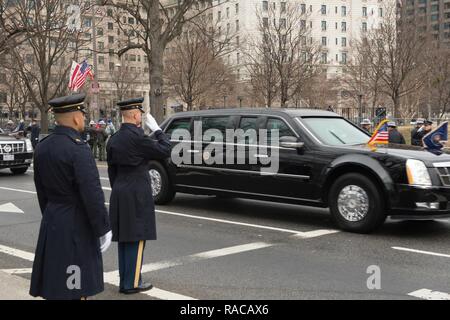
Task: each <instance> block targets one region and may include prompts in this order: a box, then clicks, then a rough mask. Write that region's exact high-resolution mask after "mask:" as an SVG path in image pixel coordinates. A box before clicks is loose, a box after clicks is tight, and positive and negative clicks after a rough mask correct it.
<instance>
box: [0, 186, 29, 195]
mask: <svg viewBox="0 0 450 320" xmlns="http://www.w3.org/2000/svg"><path fill="white" fill-rule="evenodd" d="M0 189H2V190H7V191H16V192H22V193H30V194H36V191H28V190H22V189H13V188H6V187H0Z"/></svg>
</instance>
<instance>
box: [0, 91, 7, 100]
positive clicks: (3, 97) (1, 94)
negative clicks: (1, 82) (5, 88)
mask: <svg viewBox="0 0 450 320" xmlns="http://www.w3.org/2000/svg"><path fill="white" fill-rule="evenodd" d="M7 99H8V95H7V94H6V93H5V92H0V103H6V101H7Z"/></svg>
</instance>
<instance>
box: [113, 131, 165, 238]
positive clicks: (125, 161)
mask: <svg viewBox="0 0 450 320" xmlns="http://www.w3.org/2000/svg"><path fill="white" fill-rule="evenodd" d="M154 136H155V138H156V139H153V137H149V136H146V135H145V134H144V130H143V129H142V128H140V127H137V126H136V125H134V124H129V123H124V124H122V126H121V127H120V130H119V131H118V132H117V133H115V134H114V135H112V136H111V138H110V139H109V141H108V144H107V146H106V151H107V161H108V174H109V180H110V183H111V188H112V192H111V199H110V207H109V214H110V218H111V227H112V230H113V241H118V242H132V241H140V240H156V223H155V205H154V201H153V195H152V187H151V180H150V174H149V171H148V162H149V161H150V160H161V159H165V158H168V157H169V156H170V150H171V148H170V147H171V145H170V139H169V138H168V137H167V136H166V135H165V134H164V133H163V132H162V131H161V130H158V131H156V132H155V134H154Z"/></svg>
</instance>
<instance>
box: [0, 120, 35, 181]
mask: <svg viewBox="0 0 450 320" xmlns="http://www.w3.org/2000/svg"><path fill="white" fill-rule="evenodd" d="M32 158H33V146H32V145H31V141H30V139H26V138H23V137H20V136H17V137H14V136H11V135H9V134H7V133H5V132H3V130H2V129H0V169H9V170H11V172H12V173H13V174H23V173H25V172H26V171H27V170H28V167H29V166H30V165H31V162H32Z"/></svg>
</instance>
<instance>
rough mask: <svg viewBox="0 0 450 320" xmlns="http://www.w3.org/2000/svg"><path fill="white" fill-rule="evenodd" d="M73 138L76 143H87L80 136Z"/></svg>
mask: <svg viewBox="0 0 450 320" xmlns="http://www.w3.org/2000/svg"><path fill="white" fill-rule="evenodd" d="M72 140H73V141H74V142H75V143H76V144H86V142H85V141H84V140H83V139H80V138H72Z"/></svg>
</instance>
